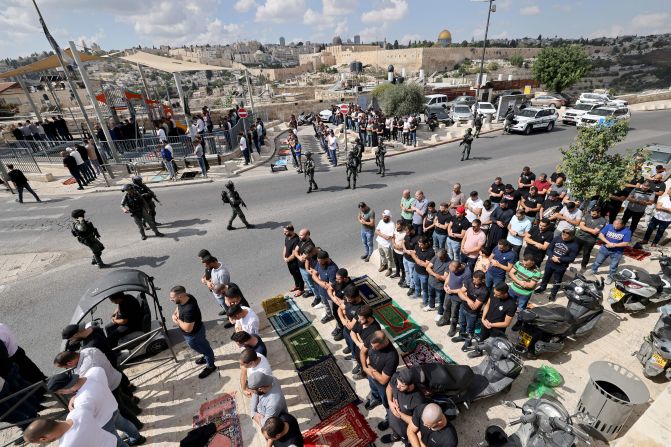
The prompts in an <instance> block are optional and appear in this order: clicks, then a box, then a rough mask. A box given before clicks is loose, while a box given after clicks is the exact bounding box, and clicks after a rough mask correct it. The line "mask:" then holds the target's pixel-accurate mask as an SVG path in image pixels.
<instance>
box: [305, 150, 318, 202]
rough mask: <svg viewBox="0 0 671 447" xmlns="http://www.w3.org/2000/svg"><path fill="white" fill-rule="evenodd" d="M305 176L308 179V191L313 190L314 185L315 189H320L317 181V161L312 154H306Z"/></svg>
mask: <svg viewBox="0 0 671 447" xmlns="http://www.w3.org/2000/svg"><path fill="white" fill-rule="evenodd" d="M305 178H306V179H308V185H309V186H308V193H311V192H312V188H313V186H314V189H315V191H316V190H318V189H319V186H317V182H315V162H314V160H313V159H312V155H306V160H305Z"/></svg>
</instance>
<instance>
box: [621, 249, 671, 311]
mask: <svg viewBox="0 0 671 447" xmlns="http://www.w3.org/2000/svg"><path fill="white" fill-rule="evenodd" d="M651 260H658V261H659V266H660V268H661V271H660V272H659V273H654V274H651V273H648V272H647V271H645V270H643V269H641V268H639V267H629V266H628V267H626V268H622V269H620V270H619V271H618V272H617V273H616V274H615V275H614V276H613V279H614V280H615V287H613V288H612V289H611V291H610V294H609V295H608V303H610V307H611V309H613V312H618V313H620V312H641V311H643V310H645V309H646V308H647V306H648V305H649V304H657V305H658V304H663V303H665V302H667V301H669V300H670V299H671V256H668V255H665V254H664V253H662V252H660V254H659V256H656V257H653V258H652V259H651Z"/></svg>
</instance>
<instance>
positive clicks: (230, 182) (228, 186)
mask: <svg viewBox="0 0 671 447" xmlns="http://www.w3.org/2000/svg"><path fill="white" fill-rule="evenodd" d="M226 188H228V189H233V188H235V185H234V184H233V182H232V181H230V180H229V181H227V182H226Z"/></svg>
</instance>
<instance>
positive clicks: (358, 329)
mask: <svg viewBox="0 0 671 447" xmlns="http://www.w3.org/2000/svg"><path fill="white" fill-rule="evenodd" d="M381 330H382V328H381V327H380V323H378V322H377V321H373V323H372V324H371V325H370V326H368V327H363V326H361V323H359V322H358V321H357V322H356V324H355V325H354V327H353V328H352V331H354V332H355V333H357V334H359V337H361V340H362V341H363V344H364V345H366V346H368V347H370V343H368V340H370V337H371V336H372V335H373V334H374V333H375V331H381Z"/></svg>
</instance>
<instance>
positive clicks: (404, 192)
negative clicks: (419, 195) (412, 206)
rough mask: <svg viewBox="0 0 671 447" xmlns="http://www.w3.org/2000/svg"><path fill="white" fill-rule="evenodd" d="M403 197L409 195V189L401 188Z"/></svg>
mask: <svg viewBox="0 0 671 447" xmlns="http://www.w3.org/2000/svg"><path fill="white" fill-rule="evenodd" d="M403 197H405V198H408V197H410V190H409V189H404V190H403Z"/></svg>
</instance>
